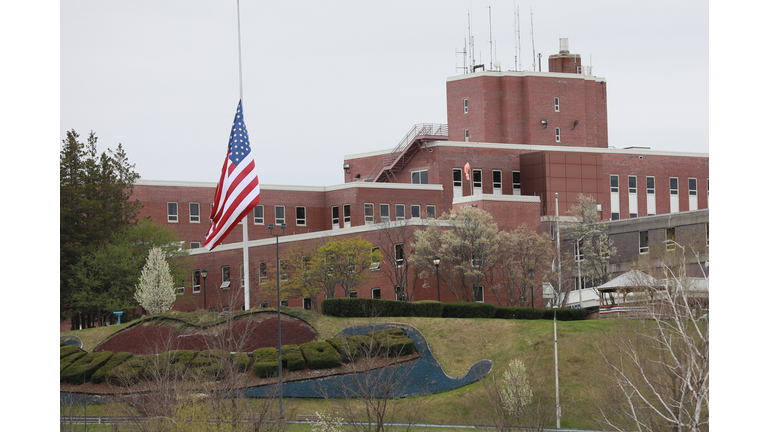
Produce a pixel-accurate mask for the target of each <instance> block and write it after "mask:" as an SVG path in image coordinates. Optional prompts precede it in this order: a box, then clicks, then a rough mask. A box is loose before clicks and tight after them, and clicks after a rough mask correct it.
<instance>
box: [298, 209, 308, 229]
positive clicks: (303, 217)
mask: <svg viewBox="0 0 768 432" xmlns="http://www.w3.org/2000/svg"><path fill="white" fill-rule="evenodd" d="M296 225H298V226H306V225H307V208H306V207H303V206H301V207H296Z"/></svg>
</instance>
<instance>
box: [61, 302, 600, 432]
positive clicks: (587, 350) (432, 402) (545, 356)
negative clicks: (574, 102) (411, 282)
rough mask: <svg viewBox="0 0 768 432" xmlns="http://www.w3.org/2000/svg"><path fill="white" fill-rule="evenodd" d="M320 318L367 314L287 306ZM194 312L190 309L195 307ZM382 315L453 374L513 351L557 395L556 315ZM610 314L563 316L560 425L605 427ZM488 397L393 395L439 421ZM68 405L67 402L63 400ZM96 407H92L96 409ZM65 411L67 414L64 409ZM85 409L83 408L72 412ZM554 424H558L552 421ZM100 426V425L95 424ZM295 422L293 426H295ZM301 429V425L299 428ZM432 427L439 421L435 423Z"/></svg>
mask: <svg viewBox="0 0 768 432" xmlns="http://www.w3.org/2000/svg"><path fill="white" fill-rule="evenodd" d="M289 311H290V312H294V313H295V314H296V315H298V316H301V317H302V318H303V319H305V320H307V321H308V322H310V324H312V325H313V326H315V328H316V329H317V331H318V333H319V335H320V338H321V339H324V338H329V337H331V336H333V335H334V334H335V333H336V332H338V331H339V330H341V329H342V328H344V327H346V326H349V325H353V324H360V323H368V322H370V321H371V320H368V319H342V318H334V317H325V316H321V315H318V314H315V313H311V312H306V311H303V310H296V309H293V308H289ZM190 315H191V314H190ZM379 321H388V322H403V323H406V324H410V325H413V326H414V327H416V328H418V329H419V330H420V331H421V332H422V334H423V335H424V337H425V338H426V340H427V343H428V344H429V346H430V348H431V350H432V352H433V354H434V356H435V358H436V359H437V360H438V361H439V362H440V363H441V365H442V366H443V368H444V370H445V372H446V373H447V374H448V375H450V376H453V377H461V376H463V375H465V374H466V373H467V372H468V370H469V368H470V366H471V365H472V364H474V363H475V362H477V361H479V360H482V359H490V360H492V361H493V371H492V372H491V373H492V374H497V375H496V376H497V377H499V378H500V377H501V372H500V371H501V370H502V369H503V368H504V367H505V366H506V365H507V364H508V363H509V361H510V360H512V359H516V358H517V359H521V360H523V361H524V362H525V363H526V367H527V368H528V373H529V376H530V377H531V378H532V379H533V380H534V381H536V380H538V381H541V383H542V384H541V387H540V388H541V391H542V392H543V394H548V395H552V403H554V395H555V382H554V380H555V379H554V365H555V361H554V335H553V323H552V321H548V320H531V321H526V320H499V319H458V318H444V319H436V318H383V319H379ZM126 325H127V324H123V325H121V326H109V327H101V328H95V329H88V330H80V331H74V332H62V333H61V334H62V335H64V334H74V335H77V336H79V337H80V338H81V339H82V340H83V342H84V347H85V349H86V350H92V349H93V348H94V347H95V346H96V345H97V344H98V343H100V342H101V341H103V340H105V339H106V338H107V337H108V336H109V335H111V334H112V333H114V332H115V331H117V330H119V329H120V328H122V327H124V326H126ZM614 325H615V323H614V322H612V321H610V320H609V321H596V320H587V321H570V322H558V323H557V329H558V359H559V361H558V363H559V377H560V403H561V407H562V427H571V428H583V429H590V428H591V429H600V428H601V427H600V426H601V425H600V424H599V423H598V422H596V421H595V419H594V416H595V413H594V409H595V408H594V407H596V406H599V405H600V401H601V400H602V398H603V393H604V392H603V391H602V389H604V388H606V386H607V385H610V383H609V381H608V379H607V378H606V376H605V374H604V370H603V364H604V361H603V360H602V357H601V356H600V354H599V352H598V351H597V349H596V343H597V342H598V341H599V340H600V338H601V334H602V333H603V332H611V331H612V329H613V327H614ZM485 400H486V395H485V391H484V389H483V386H482V384H481V383H475V384H471V385H469V386H465V387H462V388H459V389H456V390H452V391H448V392H444V393H439V394H434V395H430V396H424V397H416V398H406V399H400V400H397V401H395V404H396V406H397V407H398V408H397V409H402V408H403V407H406V406H409V405H413V404H414V403H422V404H425V406H427V407H428V408H427V409H425V410H424V416H423V418H422V419H421V420H420V421H422V422H427V423H439V424H470V423H477V422H478V419H477V418H476V417H477V416H476V413H477V407H478V406H482V405H483V403H484V401H485ZM284 406H285V407H286V412H289V411H290V412H293V413H295V414H312V413H314V412H315V411H323V410H326V411H330V410H332V407H331V405H329V403H328V402H327V401H324V400H311V399H309V400H305V399H297V400H286V401H285V403H284ZM62 409H63V408H62ZM99 410H100V408H99V407H98V406H90V407H89V409H88V415H108V414H107V413H106V412H105V413H103V414H99V413H98V412H99ZM92 412H93V414H91V413H92ZM62 415H66V414H63V413H62ZM74 415H83V414H74ZM553 426H554V425H553ZM94 430H95V429H94ZM291 430H294V429H291ZM296 430H298V429H296ZM430 430H433V429H430Z"/></svg>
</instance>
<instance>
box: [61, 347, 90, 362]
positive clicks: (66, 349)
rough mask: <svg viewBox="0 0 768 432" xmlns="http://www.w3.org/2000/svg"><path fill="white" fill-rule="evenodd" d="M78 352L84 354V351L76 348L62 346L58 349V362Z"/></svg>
mask: <svg viewBox="0 0 768 432" xmlns="http://www.w3.org/2000/svg"><path fill="white" fill-rule="evenodd" d="M79 352H81V353H84V352H85V351H83V350H81V349H80V348H79V347H76V346H74V345H66V346H63V347H61V348H59V360H61V359H63V358H65V357H67V356H71V355H72V354H75V353H79Z"/></svg>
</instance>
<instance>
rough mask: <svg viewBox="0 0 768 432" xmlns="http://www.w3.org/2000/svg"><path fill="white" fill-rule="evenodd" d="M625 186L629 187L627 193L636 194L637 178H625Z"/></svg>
mask: <svg viewBox="0 0 768 432" xmlns="http://www.w3.org/2000/svg"><path fill="white" fill-rule="evenodd" d="M627 186H628V187H629V193H631V194H636V193H637V176H629V177H627Z"/></svg>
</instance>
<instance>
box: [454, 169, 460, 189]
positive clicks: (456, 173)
mask: <svg viewBox="0 0 768 432" xmlns="http://www.w3.org/2000/svg"><path fill="white" fill-rule="evenodd" d="M453 187H455V188H460V187H461V169H458V168H454V169H453Z"/></svg>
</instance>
